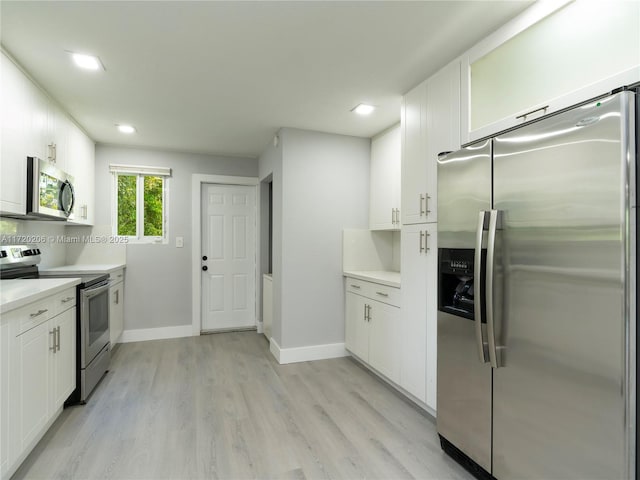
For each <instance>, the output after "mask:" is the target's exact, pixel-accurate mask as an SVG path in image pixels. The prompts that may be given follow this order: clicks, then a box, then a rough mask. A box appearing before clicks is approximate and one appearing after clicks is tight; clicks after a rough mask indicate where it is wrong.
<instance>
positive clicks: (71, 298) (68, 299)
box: [61, 297, 76, 303]
mask: <svg viewBox="0 0 640 480" xmlns="http://www.w3.org/2000/svg"><path fill="white" fill-rule="evenodd" d="M74 298H76V297H67V298H65V299H63V300H62V302H61V303H68V302H70V301H71V300H73V299H74Z"/></svg>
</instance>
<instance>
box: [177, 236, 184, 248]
mask: <svg viewBox="0 0 640 480" xmlns="http://www.w3.org/2000/svg"><path fill="white" fill-rule="evenodd" d="M182 247H184V237H176V248H182Z"/></svg>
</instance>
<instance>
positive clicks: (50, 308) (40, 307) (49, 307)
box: [10, 297, 55, 336]
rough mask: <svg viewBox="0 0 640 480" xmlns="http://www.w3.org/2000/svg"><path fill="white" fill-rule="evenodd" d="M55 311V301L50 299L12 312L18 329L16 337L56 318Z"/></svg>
mask: <svg viewBox="0 0 640 480" xmlns="http://www.w3.org/2000/svg"><path fill="white" fill-rule="evenodd" d="M54 310H55V304H54V302H53V299H52V298H51V297H49V298H45V299H44V300H40V301H39V302H33V303H30V304H29V305H27V306H24V307H22V308H19V309H17V310H14V311H13V312H10V315H11V316H12V317H13V318H14V319H15V322H14V325H16V327H17V330H16V331H15V336H18V335H22V334H23V333H24V332H26V331H28V330H31V329H32V328H34V327H37V326H38V325H40V324H41V323H44V322H46V321H47V320H49V318H51V317H52V316H54Z"/></svg>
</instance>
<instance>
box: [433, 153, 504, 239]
mask: <svg viewBox="0 0 640 480" xmlns="http://www.w3.org/2000/svg"><path fill="white" fill-rule="evenodd" d="M489 208H491V140H485V141H483V142H478V143H476V144H474V145H470V146H468V147H466V148H463V149H462V150H459V151H457V152H455V153H450V154H449V155H447V156H445V157H442V158H439V159H438V247H442V248H474V246H475V239H476V226H477V223H478V212H480V211H481V210H489Z"/></svg>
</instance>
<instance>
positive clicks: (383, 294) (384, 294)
mask: <svg viewBox="0 0 640 480" xmlns="http://www.w3.org/2000/svg"><path fill="white" fill-rule="evenodd" d="M376 293H377V294H378V295H380V296H382V297H388V296H389V294H388V293H384V292H376Z"/></svg>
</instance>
